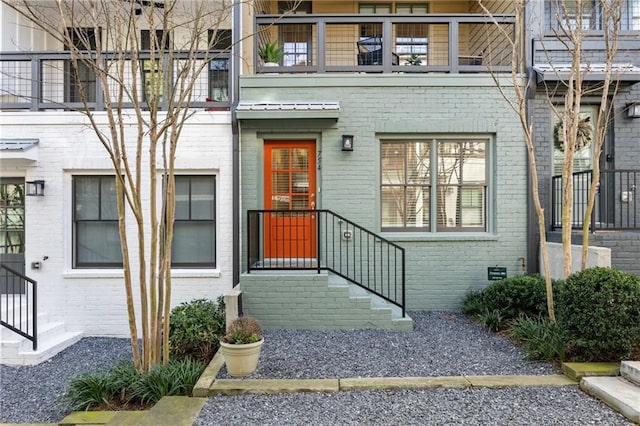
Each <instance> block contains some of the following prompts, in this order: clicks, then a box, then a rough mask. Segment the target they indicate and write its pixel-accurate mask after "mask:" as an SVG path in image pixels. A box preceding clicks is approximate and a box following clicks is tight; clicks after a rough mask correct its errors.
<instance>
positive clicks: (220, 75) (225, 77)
mask: <svg viewBox="0 0 640 426" xmlns="http://www.w3.org/2000/svg"><path fill="white" fill-rule="evenodd" d="M231 35H232V34H231V30H228V29H218V30H215V31H214V30H209V46H210V47H211V50H213V51H216V52H217V51H227V52H228V51H230V49H231V46H232V45H233V41H232V38H231ZM207 100H208V101H216V102H227V101H228V100H229V59H228V58H216V57H214V58H213V59H212V60H211V61H210V62H209V96H208V98H207Z"/></svg>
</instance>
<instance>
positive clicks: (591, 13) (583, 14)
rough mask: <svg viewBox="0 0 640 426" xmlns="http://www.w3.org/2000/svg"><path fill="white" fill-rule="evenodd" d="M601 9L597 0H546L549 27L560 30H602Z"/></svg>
mask: <svg viewBox="0 0 640 426" xmlns="http://www.w3.org/2000/svg"><path fill="white" fill-rule="evenodd" d="M599 12H600V10H599V8H598V7H597V5H596V0H582V1H575V2H574V1H564V0H546V1H545V15H546V16H547V28H549V29H555V30H560V29H561V27H566V28H569V29H572V30H574V29H577V28H581V29H583V30H585V31H586V30H601V29H602V28H601V22H600V13H599Z"/></svg>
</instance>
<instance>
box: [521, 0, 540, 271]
mask: <svg viewBox="0 0 640 426" xmlns="http://www.w3.org/2000/svg"><path fill="white" fill-rule="evenodd" d="M532 7H533V6H532V5H531V4H528V5H527V6H526V7H525V12H524V16H523V17H522V22H520V23H519V24H520V25H522V28H524V29H525V31H523V32H522V36H523V37H524V40H522V46H523V47H524V48H525V52H524V58H528V61H527V62H528V63H525V71H526V73H527V87H526V91H525V100H526V103H525V111H526V118H527V127H528V128H529V127H530V126H531V123H532V122H533V117H532V112H531V108H530V105H531V101H533V99H534V98H535V96H536V88H537V85H538V75H537V73H536V71H535V69H534V68H533V65H534V64H535V59H534V55H535V42H534V37H533V34H532V32H533V28H532V27H531V26H529V25H526V23H527V22H528V21H529V15H530V14H531V16H535V15H536V14H535V12H534V11H533V10H531V8H532ZM528 155H529V154H528V152H525V157H526V158H525V159H526V161H525V164H526V165H527V195H528V196H527V264H526V265H522V266H523V268H522V269H523V270H524V271H523V272H526V273H528V274H535V273H538V272H539V270H540V268H539V261H538V252H539V247H540V244H539V241H538V240H539V239H540V236H539V235H538V227H537V220H536V219H537V213H536V210H535V207H534V204H533V189H532V188H533V183H532V182H531V163H530V162H529V158H528Z"/></svg>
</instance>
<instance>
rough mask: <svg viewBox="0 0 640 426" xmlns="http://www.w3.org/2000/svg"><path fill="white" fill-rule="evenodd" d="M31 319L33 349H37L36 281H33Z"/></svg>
mask: <svg viewBox="0 0 640 426" xmlns="http://www.w3.org/2000/svg"><path fill="white" fill-rule="evenodd" d="M32 299H33V308H32V310H33V321H32V330H33V350H34V351H35V350H38V283H37V282H35V281H34V282H33V295H32Z"/></svg>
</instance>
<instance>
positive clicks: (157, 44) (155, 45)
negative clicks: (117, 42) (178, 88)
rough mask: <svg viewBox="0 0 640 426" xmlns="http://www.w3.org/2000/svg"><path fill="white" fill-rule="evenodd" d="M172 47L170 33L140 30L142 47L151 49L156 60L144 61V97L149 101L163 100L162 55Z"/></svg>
mask: <svg viewBox="0 0 640 426" xmlns="http://www.w3.org/2000/svg"><path fill="white" fill-rule="evenodd" d="M170 47H171V37H170V34H166V36H165V34H164V31H162V30H155V31H154V32H151V31H150V30H142V31H141V32H140V48H141V49H142V50H148V51H151V52H152V53H153V54H154V60H150V59H147V60H143V61H142V84H143V86H144V99H145V101H147V102H152V101H154V100H161V99H162V95H163V94H164V84H163V80H164V78H165V76H164V74H163V72H162V62H161V56H162V55H163V54H164V53H167V52H168V51H169V49H170Z"/></svg>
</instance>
